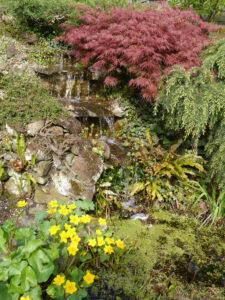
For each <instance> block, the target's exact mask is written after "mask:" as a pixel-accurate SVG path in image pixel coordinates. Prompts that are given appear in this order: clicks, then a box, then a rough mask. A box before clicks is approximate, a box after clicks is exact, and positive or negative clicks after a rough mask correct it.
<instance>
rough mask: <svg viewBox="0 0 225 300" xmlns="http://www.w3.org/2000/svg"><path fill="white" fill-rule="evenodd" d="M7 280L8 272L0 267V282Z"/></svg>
mask: <svg viewBox="0 0 225 300" xmlns="http://www.w3.org/2000/svg"><path fill="white" fill-rule="evenodd" d="M8 278H9V270H8V269H7V268H2V267H0V281H7V280H8Z"/></svg>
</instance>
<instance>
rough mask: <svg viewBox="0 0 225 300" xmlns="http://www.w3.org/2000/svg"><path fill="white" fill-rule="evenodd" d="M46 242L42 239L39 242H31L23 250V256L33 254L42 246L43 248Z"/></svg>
mask: <svg viewBox="0 0 225 300" xmlns="http://www.w3.org/2000/svg"><path fill="white" fill-rule="evenodd" d="M43 244H44V242H43V241H42V240H40V239H38V240H31V241H29V242H28V243H27V244H26V245H25V246H24V248H23V250H22V254H31V253H32V252H34V251H35V250H36V249H38V248H39V247H40V246H42V245H43Z"/></svg>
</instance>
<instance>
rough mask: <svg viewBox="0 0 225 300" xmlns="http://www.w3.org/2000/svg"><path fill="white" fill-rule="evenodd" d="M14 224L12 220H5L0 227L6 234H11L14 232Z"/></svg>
mask: <svg viewBox="0 0 225 300" xmlns="http://www.w3.org/2000/svg"><path fill="white" fill-rule="evenodd" d="M14 228H15V226H14V223H13V221H12V220H9V219H8V220H6V221H5V222H4V223H3V225H2V229H3V230H4V231H5V232H7V233H12V232H13V231H14Z"/></svg>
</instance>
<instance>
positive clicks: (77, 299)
mask: <svg viewBox="0 0 225 300" xmlns="http://www.w3.org/2000/svg"><path fill="white" fill-rule="evenodd" d="M87 295H88V293H87V291H86V290H84V289H82V290H79V291H76V292H75V293H74V294H72V295H71V296H69V297H68V298H67V299H68V300H82V299H84V298H85V297H87Z"/></svg>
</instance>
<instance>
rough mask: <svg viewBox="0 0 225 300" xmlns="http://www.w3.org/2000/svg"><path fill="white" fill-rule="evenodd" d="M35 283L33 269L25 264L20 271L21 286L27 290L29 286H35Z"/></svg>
mask: <svg viewBox="0 0 225 300" xmlns="http://www.w3.org/2000/svg"><path fill="white" fill-rule="evenodd" d="M36 285H37V279H36V276H35V273H34V270H33V269H32V268H31V267H30V266H27V267H26V268H24V269H23V271H22V273H21V287H22V289H23V290H24V291H26V292H27V291H28V290H29V289H30V288H31V287H35V286H36Z"/></svg>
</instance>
